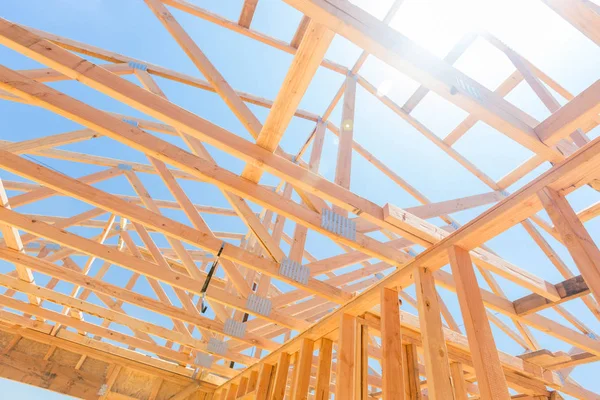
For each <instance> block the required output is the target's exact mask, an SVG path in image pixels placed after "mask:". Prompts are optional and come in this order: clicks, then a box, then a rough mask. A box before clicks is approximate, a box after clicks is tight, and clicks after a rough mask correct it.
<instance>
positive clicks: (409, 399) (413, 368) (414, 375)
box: [402, 343, 421, 400]
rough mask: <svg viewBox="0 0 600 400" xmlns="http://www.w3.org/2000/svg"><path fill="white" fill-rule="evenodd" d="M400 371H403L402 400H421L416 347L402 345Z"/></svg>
mask: <svg viewBox="0 0 600 400" xmlns="http://www.w3.org/2000/svg"><path fill="white" fill-rule="evenodd" d="M402 356H403V359H402V370H403V371H404V399H405V400H421V380H420V379H419V358H418V355H417V345H416V344H414V343H407V344H403V345H402Z"/></svg>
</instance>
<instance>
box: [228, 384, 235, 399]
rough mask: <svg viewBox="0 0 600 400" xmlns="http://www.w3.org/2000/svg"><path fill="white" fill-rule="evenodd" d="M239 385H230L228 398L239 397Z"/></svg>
mask: <svg viewBox="0 0 600 400" xmlns="http://www.w3.org/2000/svg"><path fill="white" fill-rule="evenodd" d="M237 390H238V385H236V384H234V383H232V384H231V385H229V389H227V397H226V399H227V400H235V399H236V397H237Z"/></svg>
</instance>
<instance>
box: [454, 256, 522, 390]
mask: <svg viewBox="0 0 600 400" xmlns="http://www.w3.org/2000/svg"><path fill="white" fill-rule="evenodd" d="M448 252H449V258H450V266H451V268H452V275H453V276H454V280H455V282H456V288H457V294H458V300H459V303H460V310H461V312H462V316H463V321H464V324H465V330H466V331H467V338H468V339H469V346H470V348H471V355H472V357H473V365H474V366H475V372H476V375H477V382H478V387H479V390H480V392H481V396H482V397H484V398H486V399H499V400H500V399H501V400H508V399H510V394H509V392H508V386H507V385H506V379H505V377H504V372H503V371H502V366H501V364H500V359H499V356H498V351H497V350H496V343H495V341H494V336H493V334H492V330H491V328H490V324H489V321H488V319H487V315H486V310H485V306H484V304H483V300H482V298H481V293H480V292H479V285H478V283H477V278H476V276H475V271H474V270H473V264H472V261H471V257H470V256H469V252H468V251H466V250H464V249H462V248H460V247H456V246H455V247H452V248H450V249H449V250H448Z"/></svg>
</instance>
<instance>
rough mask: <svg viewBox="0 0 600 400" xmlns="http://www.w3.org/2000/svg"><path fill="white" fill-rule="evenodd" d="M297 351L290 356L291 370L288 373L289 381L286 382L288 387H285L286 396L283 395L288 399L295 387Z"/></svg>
mask: <svg viewBox="0 0 600 400" xmlns="http://www.w3.org/2000/svg"><path fill="white" fill-rule="evenodd" d="M299 353H300V352H299V351H297V352H295V353H294V354H292V357H291V360H292V361H291V363H292V371H291V373H290V374H289V376H290V377H289V382H290V383H289V384H288V387H289V388H286V396H285V398H286V399H289V398H291V397H292V394H293V393H294V388H295V387H296V376H297V374H296V372H297V371H298V358H300V357H299V356H300V354H299Z"/></svg>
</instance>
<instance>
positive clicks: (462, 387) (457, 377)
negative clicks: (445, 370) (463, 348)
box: [450, 362, 468, 400]
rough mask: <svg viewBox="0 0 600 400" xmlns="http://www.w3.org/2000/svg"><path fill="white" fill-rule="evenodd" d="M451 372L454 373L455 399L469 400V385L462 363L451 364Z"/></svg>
mask: <svg viewBox="0 0 600 400" xmlns="http://www.w3.org/2000/svg"><path fill="white" fill-rule="evenodd" d="M450 373H451V374H452V385H453V386H454V400H468V396H467V385H466V384H465V376H464V374H463V367H462V364H461V363H457V362H453V363H451V364H450Z"/></svg>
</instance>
